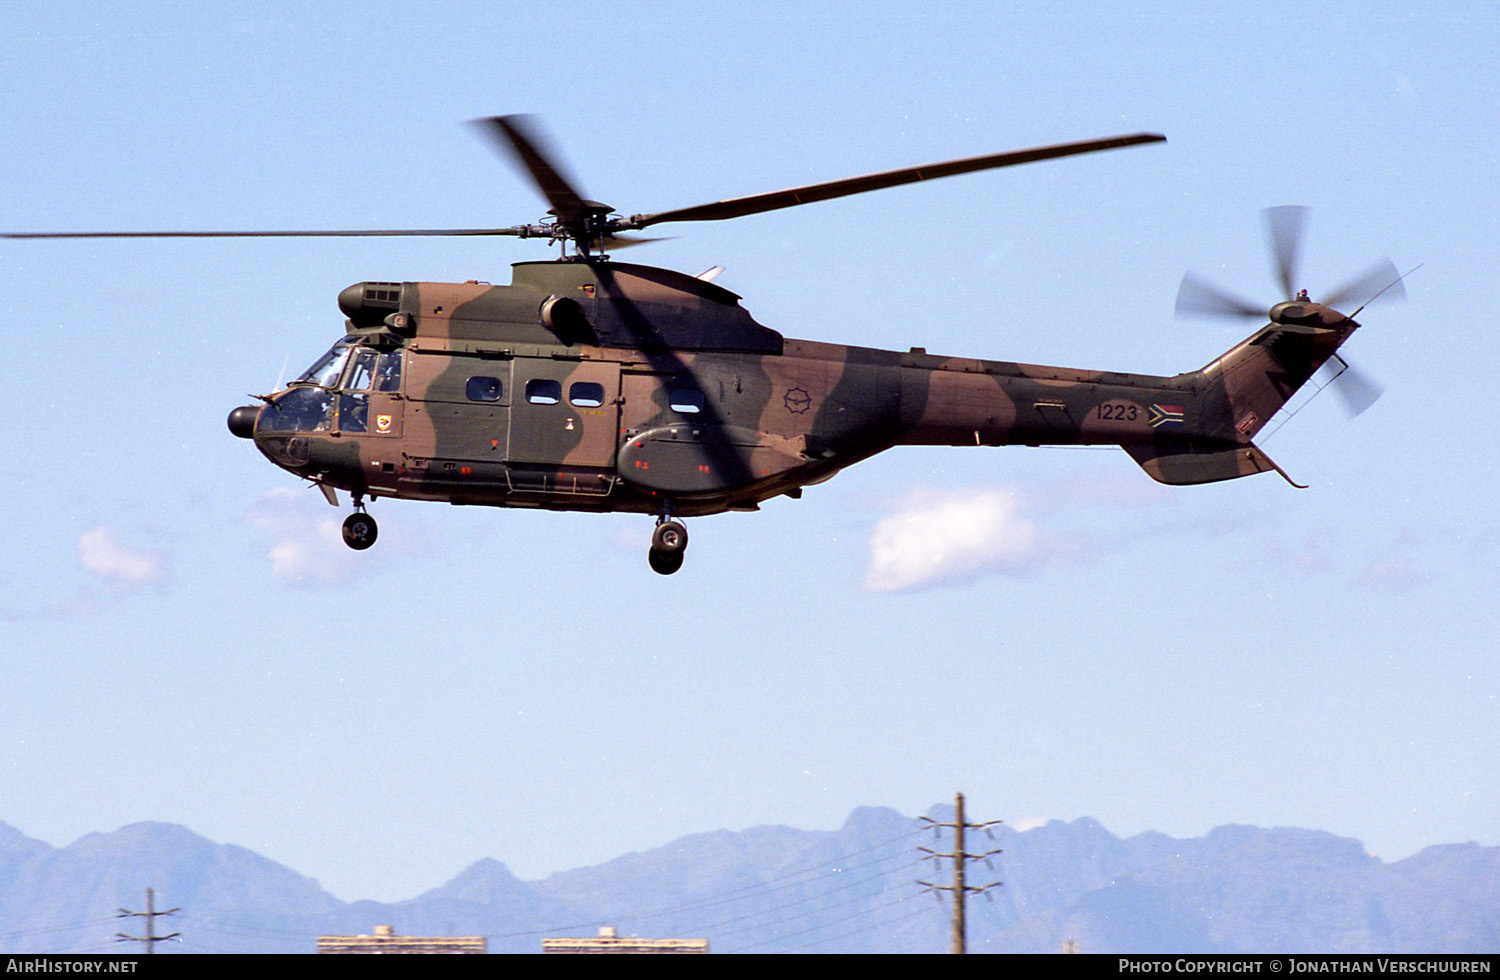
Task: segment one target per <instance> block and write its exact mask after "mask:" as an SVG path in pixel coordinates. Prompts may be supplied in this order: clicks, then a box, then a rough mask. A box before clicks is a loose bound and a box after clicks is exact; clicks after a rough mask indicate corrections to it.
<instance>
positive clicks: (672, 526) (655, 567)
mask: <svg viewBox="0 0 1500 980" xmlns="http://www.w3.org/2000/svg"><path fill="white" fill-rule="evenodd" d="M687 543H688V533H687V528H686V527H684V526H683V525H682V522H681V521H677V520H673V519H672V518H670V517H668V516H667V515H666V514H665V513H664V514H662V515H661V516H660V517H659V518H657V519H656V530H655V531H653V532H652V533H651V550H650V551H649V552H647V554H646V559H647V561H649V562H650V564H651V570H652V571H653V572H656V573H657V574H658V575H671V574H672V573H673V572H675V571H677V570H678V569H679V568H681V567H682V559H683V555H684V553H685V552H686V551H687Z"/></svg>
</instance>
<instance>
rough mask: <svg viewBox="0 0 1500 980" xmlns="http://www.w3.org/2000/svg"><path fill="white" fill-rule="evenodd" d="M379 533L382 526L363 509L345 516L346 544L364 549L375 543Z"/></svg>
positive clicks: (355, 548) (358, 549) (356, 548)
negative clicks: (378, 525)
mask: <svg viewBox="0 0 1500 980" xmlns="http://www.w3.org/2000/svg"><path fill="white" fill-rule="evenodd" d="M379 533H380V528H379V527H377V526H376V524H375V518H373V517H371V516H370V515H369V514H366V513H364V512H363V511H361V512H360V513H357V514H350V515H349V516H348V517H346V518H344V544H347V545H348V546H349V547H351V548H353V549H354V550H355V551H364V550H365V549H366V548H368V547H369V546H370V545H372V544H374V543H375V537H376V535H378V534H379Z"/></svg>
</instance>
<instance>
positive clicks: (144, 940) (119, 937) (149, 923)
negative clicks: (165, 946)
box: [115, 888, 182, 953]
mask: <svg viewBox="0 0 1500 980" xmlns="http://www.w3.org/2000/svg"><path fill="white" fill-rule="evenodd" d="M181 911H182V909H180V908H173V909H167V910H166V911H165V912H158V911H156V890H155V889H153V888H147V889H146V911H144V912H132V911H130V910H129V909H120V910H119V912H117V913H116V914H115V918H117V919H125V918H131V917H139V918H143V919H145V920H146V934H145V935H144V936H127V935H125V934H124V933H123V932H117V933H115V942H117V943H125V942H130V943H141V944H143V945H144V946H145V948H146V952H148V953H150V952H152V951H153V950H154V949H155V948H156V944H157V943H161V942H166V941H167V940H168V939H176V938H178V937H179V936H181V935H182V933H180V932H174V933H172V934H170V935H167V936H158V935H155V933H156V917H157V916H158V915H171V914H172V913H173V912H181Z"/></svg>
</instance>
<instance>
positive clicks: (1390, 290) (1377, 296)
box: [1319, 259, 1406, 308]
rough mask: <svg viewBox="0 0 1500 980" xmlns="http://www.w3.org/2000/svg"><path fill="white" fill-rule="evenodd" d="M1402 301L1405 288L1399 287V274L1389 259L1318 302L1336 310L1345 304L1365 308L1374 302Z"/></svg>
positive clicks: (1380, 262) (1378, 263)
mask: <svg viewBox="0 0 1500 980" xmlns="http://www.w3.org/2000/svg"><path fill="white" fill-rule="evenodd" d="M1403 299H1406V287H1405V286H1403V285H1401V273H1399V272H1397V271H1396V265H1395V263H1394V262H1392V261H1391V260H1390V259H1381V260H1380V261H1379V262H1377V263H1375V265H1374V266H1372V267H1371V268H1369V269H1367V270H1366V271H1365V272H1364V273H1363V274H1361V275H1360V276H1359V277H1358V278H1357V279H1354V280H1353V281H1351V282H1347V283H1345V284H1344V285H1342V286H1340V287H1339V288H1338V289H1335V290H1334V291H1333V292H1332V293H1330V294H1329V295H1328V297H1327V298H1326V299H1321V300H1319V302H1321V303H1322V304H1323V305H1324V306H1332V307H1334V308H1338V307H1340V306H1344V305H1345V304H1347V305H1349V306H1365V305H1367V304H1369V303H1374V302H1376V301H1379V302H1382V303H1391V302H1395V301H1397V300H1403Z"/></svg>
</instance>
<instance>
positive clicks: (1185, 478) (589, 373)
mask: <svg viewBox="0 0 1500 980" xmlns="http://www.w3.org/2000/svg"><path fill="white" fill-rule="evenodd" d="M339 302H340V307H341V309H342V310H343V311H344V312H345V314H346V315H347V316H348V317H349V320H348V323H347V325H346V327H347V332H348V334H349V342H350V343H351V344H352V345H353V347H352V349H353V350H356V351H358V350H366V349H368V350H374V351H378V352H381V353H384V354H391V355H395V356H398V357H399V359H400V360H399V369H400V383H399V387H398V388H397V389H396V390H391V391H376V390H368V389H369V388H370V387H371V385H370V384H369V383H365V384H366V389H367V390H366V391H365V392H363V393H355V394H353V395H352V396H346V395H345V394H343V393H341V392H340V391H339V390H338V389H337V385H339V384H340V382H339V381H338V380H337V379H334V380H331V381H330V380H329V379H326V378H325V379H324V380H325V381H328V384H327V386H326V387H327V388H328V389H329V391H328V393H327V397H326V398H324V397H323V395H322V393H321V392H313V391H306V390H305V389H309V388H313V387H315V386H314V384H313V383H312V382H311V381H301V382H298V383H294V384H293V385H291V386H290V387H289V388H288V389H286V390H285V391H282V392H278V393H276V394H274V395H272V396H270V397H269V398H268V400H267V404H266V405H265V406H264V407H262V408H260V409H259V412H258V414H257V415H256V417H255V424H254V431H253V437H254V439H255V443H256V445H257V446H258V447H259V449H260V450H261V452H263V453H264V454H265V455H266V456H267V457H268V458H270V459H271V460H272V461H273V462H275V463H276V464H277V465H279V466H282V467H284V468H285V469H287V470H289V471H291V472H293V473H295V474H297V475H299V476H302V477H305V478H307V479H310V480H313V481H315V482H317V483H319V484H321V485H323V486H324V487H325V491H326V490H327V488H338V489H342V490H346V491H349V492H351V493H354V494H356V495H368V496H369V497H372V498H374V497H402V498H408V499H420V500H439V501H449V502H451V503H454V504H480V505H488V506H497V507H544V508H550V509H556V510H581V511H629V512H640V513H649V514H656V515H664V514H666V515H675V516H695V515H703V514H714V513H720V512H723V511H726V510H755V509H756V508H757V506H758V504H759V503H760V502H761V501H763V500H766V499H768V498H771V497H774V496H777V495H780V494H787V495H790V496H793V497H797V496H800V494H801V490H800V488H801V487H803V486H806V485H809V484H814V483H818V482H821V481H823V480H826V479H828V478H830V477H831V476H833V474H835V473H837V472H838V471H839V470H841V469H843V468H844V467H846V466H849V465H851V464H853V463H856V462H858V461H860V460H862V459H865V458H867V457H869V456H873V455H874V454H876V453H878V452H881V451H883V450H886V449H889V448H891V447H893V446H899V445H945V446H976V445H978V446H1003V445H1028V446H1041V445H1118V446H1120V447H1122V448H1123V449H1124V450H1125V451H1126V452H1127V453H1129V455H1130V456H1131V458H1133V459H1134V460H1135V461H1136V462H1137V463H1138V464H1140V466H1141V467H1142V468H1143V469H1144V470H1145V471H1146V472H1147V473H1148V474H1149V475H1150V476H1151V477H1152V478H1154V479H1156V480H1158V481H1160V482H1162V483H1170V484H1191V483H1205V482H1210V481H1215V480H1226V479H1233V478H1235V477H1241V476H1249V475H1251V474H1254V473H1261V472H1265V471H1267V470H1271V469H1276V466H1275V464H1274V463H1272V462H1271V461H1270V459H1268V458H1267V457H1266V456H1265V454H1264V453H1262V452H1261V451H1260V450H1259V449H1258V448H1256V447H1255V445H1254V444H1253V442H1252V441H1251V440H1252V439H1253V437H1254V436H1255V434H1256V433H1257V432H1258V431H1259V430H1260V428H1261V427H1262V426H1263V425H1264V424H1265V423H1266V421H1267V420H1268V419H1270V417H1271V416H1272V415H1273V414H1274V413H1275V412H1276V411H1277V409H1279V408H1280V407H1281V406H1282V405H1283V404H1284V403H1285V402H1286V400H1287V399H1288V398H1290V397H1291V396H1292V394H1293V393H1294V392H1295V391H1296V390H1297V389H1298V388H1299V387H1300V386H1301V385H1302V384H1303V383H1304V382H1305V381H1306V380H1307V379H1308V377H1309V376H1311V375H1312V373H1313V372H1314V371H1316V370H1317V368H1318V367H1319V366H1320V365H1321V364H1322V363H1323V362H1324V361H1325V360H1326V359H1327V358H1328V357H1329V356H1331V355H1332V354H1333V353H1334V352H1335V351H1336V350H1337V349H1338V347H1339V346H1340V345H1341V344H1342V343H1343V342H1344V341H1345V340H1347V339H1348V337H1349V336H1350V335H1351V334H1352V333H1353V332H1354V331H1355V330H1356V329H1357V328H1358V324H1356V323H1355V322H1354V321H1353V320H1350V319H1349V318H1347V317H1345V316H1344V315H1343V314H1341V313H1338V312H1337V311H1335V310H1332V309H1329V308H1327V307H1324V306H1320V305H1317V304H1314V303H1311V302H1307V301H1306V300H1305V298H1304V297H1299V298H1298V299H1297V300H1294V301H1292V302H1288V303H1281V304H1278V305H1277V306H1276V307H1273V308H1272V310H1271V312H1270V322H1269V323H1268V325H1267V326H1265V327H1263V328H1261V329H1260V330H1258V331H1256V332H1255V333H1254V334H1253V335H1252V336H1250V337H1249V338H1248V339H1246V340H1245V341H1244V342H1242V343H1240V344H1238V345H1236V346H1235V347H1234V348H1232V349H1231V350H1229V351H1228V352H1226V353H1225V354H1224V355H1223V356H1221V357H1219V358H1218V359H1216V360H1215V361H1213V362H1212V363H1211V364H1209V365H1208V366H1206V367H1204V368H1203V369H1201V370H1198V371H1191V372H1188V373H1185V374H1178V375H1174V376H1172V377H1154V376H1149V375H1137V374H1119V373H1113V372H1107V371H1084V370H1075V369H1071V368H1057V367H1041V366H1037V365H1030V364H1016V363H1011V362H1008V361H987V360H975V359H970V358H958V357H939V356H933V355H929V354H927V353H925V352H924V351H923V350H921V349H919V348H914V349H913V350H912V351H910V352H907V353H899V352H895V351H886V350H875V349H869V348H863V347H848V346H842V345H837V344H827V343H817V342H813V341H805V340H789V339H785V338H783V337H782V336H781V335H780V334H779V333H777V332H776V331H774V330H771V329H769V328H767V327H764V326H762V325H761V324H759V323H756V322H755V320H754V319H752V318H751V316H750V314H749V312H748V311H746V310H745V309H744V307H742V306H741V305H740V302H739V297H738V296H736V295H735V294H733V293H731V292H729V291H728V290H725V289H723V288H721V287H719V286H716V285H713V284H712V283H710V282H706V281H703V280H701V279H697V278H693V277H690V276H686V275H683V274H681V273H677V272H671V271H668V270H663V269H655V268H649V267H645V266H637V265H628V264H621V263H615V262H610V261H607V260H603V259H598V258H589V257H585V258H581V259H573V260H570V261H555V262H527V263H521V264H518V265H516V266H515V267H514V278H513V282H512V284H511V285H509V286H492V285H488V284H484V283H477V282H469V283H461V284H457V283H358V284H356V285H354V286H351V287H349V288H348V289H346V290H344V292H343V293H342V294H340V297H339ZM354 373H355V372H354V370H353V368H352V367H351V368H349V369H348V370H345V371H344V372H343V374H342V377H343V379H344V380H343V382H342V383H343V384H345V385H348V384H351V383H355V384H358V383H361V382H354V379H353V375H354ZM299 390H302V391H303V394H302V395H299V396H297V397H299V398H301V399H303V400H304V401H307V400H309V399H311V400H313V401H315V402H317V403H318V404H319V405H323V404H326V405H327V406H328V410H327V412H326V414H325V415H324V416H323V418H322V421H321V422H320V423H318V424H315V425H307V424H300V423H299V424H297V425H288V424H287V423H286V422H285V421H284V419H283V418H282V416H279V415H278V414H277V411H278V409H277V406H278V404H280V403H281V402H283V401H284V400H285V399H287V398H289V397H291V396H292V394H293V393H294V392H298V391H299ZM341 404H342V405H343V406H345V407H344V408H339V409H338V410H335V408H336V407H338V406H340V405H341ZM349 406H354V407H349ZM356 408H357V410H358V413H359V418H358V420H357V421H356V415H355V414H354V413H355V411H356ZM244 411H250V410H249V409H246V410H244ZM278 419H282V420H281V421H278ZM245 428H246V429H248V426H246V427H245ZM361 430H362V431H361ZM240 434H245V435H249V434H250V433H249V432H248V431H243V432H241V433H240ZM332 499H333V498H332V496H331V493H330V500H332ZM356 500H358V496H357V497H356Z"/></svg>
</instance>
